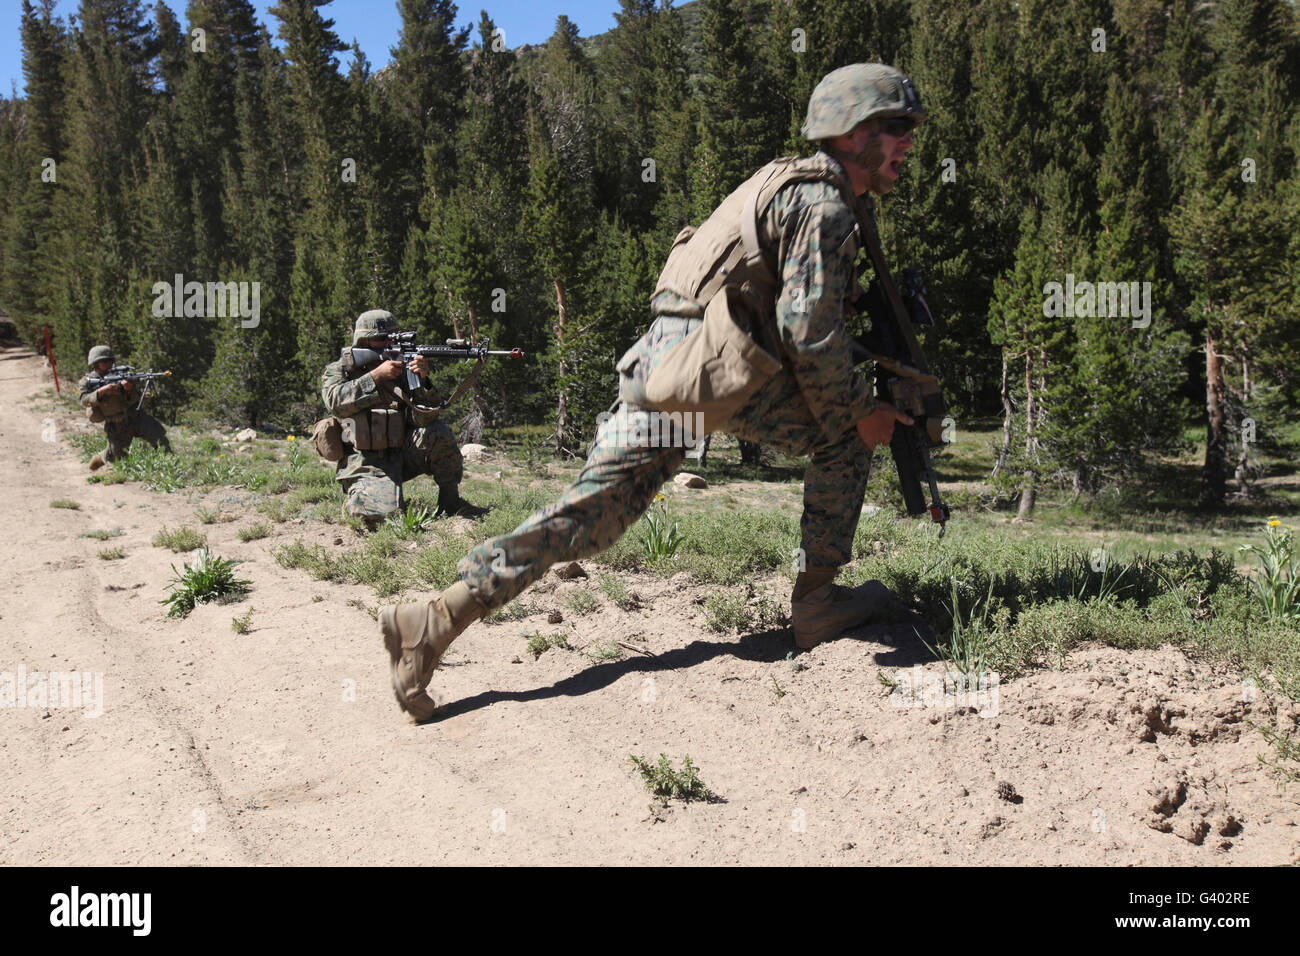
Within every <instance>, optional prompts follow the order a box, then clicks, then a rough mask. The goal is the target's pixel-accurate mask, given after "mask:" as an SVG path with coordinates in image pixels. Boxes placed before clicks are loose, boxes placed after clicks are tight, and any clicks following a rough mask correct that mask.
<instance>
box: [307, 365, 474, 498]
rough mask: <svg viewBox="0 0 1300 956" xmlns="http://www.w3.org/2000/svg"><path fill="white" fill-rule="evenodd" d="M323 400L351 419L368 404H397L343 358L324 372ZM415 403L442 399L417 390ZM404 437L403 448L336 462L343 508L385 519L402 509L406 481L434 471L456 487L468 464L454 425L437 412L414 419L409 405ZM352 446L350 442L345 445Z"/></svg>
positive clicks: (439, 479)
mask: <svg viewBox="0 0 1300 956" xmlns="http://www.w3.org/2000/svg"><path fill="white" fill-rule="evenodd" d="M321 398H322V399H323V400H324V402H325V408H326V409H327V410H328V412H329V414H331V415H336V416H338V417H339V418H348V417H350V416H352V415H355V414H357V413H358V412H360V411H363V410H364V409H367V408H376V407H382V408H395V407H399V406H398V403H396V402H393V401H391V400H389V399H386V398H385V397H384V396H383V395H382V394H380V393H379V390H378V387H377V386H376V384H375V380H374V379H373V378H371V376H370V374H369V373H366V374H364V375H361V376H358V377H357V378H354V379H351V380H349V379H348V378H347V376H346V375H344V372H343V363H342V362H331V363H330V364H329V365H327V366H325V371H324V372H323V373H322V374H321ZM411 399H412V400H413V401H414V402H416V403H417V404H423V405H437V404H439V403H440V402H441V398H440V397H439V396H438V395H437V393H436V392H434V391H433V390H432V389H431V388H427V387H426V388H419V389H416V390H415V393H414V394H413V395H412V396H411ZM401 407H402V409H403V417H404V418H405V419H406V439H405V441H404V442H403V443H402V447H401V448H390V449H388V450H386V451H356V450H353V452H352V453H351V454H350V455H347V456H345V457H344V458H343V460H342V461H340V462H339V463H338V467H337V469H336V471H335V474H334V477H335V479H336V480H337V481H340V482H342V484H343V490H344V492H345V493H346V494H347V503H346V504H345V506H344V507H345V509H346V510H347V512H348V514H352V515H356V516H357V517H360V518H384V517H387V516H388V515H392V514H396V513H398V512H400V511H402V510H403V508H404V507H405V501H404V499H403V497H402V483H403V482H405V481H407V480H409V479H411V478H414V477H415V476H416V475H431V476H433V480H434V481H435V482H437V483H438V484H439V485H447V484H450V485H456V484H459V483H460V480H461V478H462V477H463V475H464V471H465V464H464V461H463V460H462V458H461V454H460V447H459V446H458V445H457V444H456V436H455V434H454V433H453V432H452V430H451V427H450V426H448V425H446V424H444V423H443V422H440V421H438V420H437V418H436V416H432V415H431V416H422V418H424V419H425V420H424V421H416V422H413V421H412V417H413V413H412V412H411V411H410V410H409V409H407V408H406V407H405V406H401ZM345 447H349V446H345Z"/></svg>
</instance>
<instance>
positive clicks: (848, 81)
mask: <svg viewBox="0 0 1300 956" xmlns="http://www.w3.org/2000/svg"><path fill="white" fill-rule="evenodd" d="M877 116H881V117H889V116H908V117H911V118H912V119H913V123H912V125H913V126H915V125H916V124H917V123H919V122H921V120H922V119H923V118H924V117H925V109H924V108H923V107H922V106H921V97H920V94H918V93H917V92H916V87H915V86H913V85H912V81H911V80H909V79H908V78H907V77H905V76H904V75H903V74H902V73H901V72H899V71H898V70H896V69H894V68H893V67H892V66H886V65H885V64H883V63H854V64H852V65H850V66H842V67H840V68H839V69H838V70H832V71H831V72H830V73H827V74H826V75H825V76H824V77H822V81H821V82H820V83H818V84H817V88H816V89H815V90H813V92H812V96H810V97H809V98H808V117H807V119H805V120H804V123H803V129H802V132H803V135H804V137H805V138H807V139H809V140H812V141H813V142H820V141H821V140H824V139H830V138H831V137H833V136H845V135H847V134H849V133H850V132H852V131H853V128H854V127H855V126H857V125H858V124H859V123H861V122H863V121H864V120H869V119H873V118H874V117H877Z"/></svg>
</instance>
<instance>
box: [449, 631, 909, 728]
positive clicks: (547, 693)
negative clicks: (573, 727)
mask: <svg viewBox="0 0 1300 956" xmlns="http://www.w3.org/2000/svg"><path fill="white" fill-rule="evenodd" d="M922 636H923V637H924V638H925V640H926V641H928V642H929V643H930V645H931V646H932V647H933V646H934V643H935V641H934V635H933V633H932V632H930V631H929V629H928V628H926V629H925V630H924V631H923V632H922ZM838 640H841V641H852V640H860V641H869V642H872V643H875V644H880V645H884V646H886V647H888V648H890V649H889V650H886V651H880V652H877V653H876V654H875V655H874V659H875V662H876V663H877V664H878V665H880V666H881V667H911V666H912V665H914V664H926V663H929V662H931V661H933V660H934V655H933V654H932V653H930V651H929V650H927V649H926V646H925V644H924V643H922V641H921V640H920V638H918V637H917V635H916V633H915V632H914V630H913V628H912V626H911V625H910V624H879V625H872V626H869V627H862V628H859V629H857V630H854V631H850V632H848V633H847V634H846V636H844V637H840V638H838ZM792 651H793V652H794V653H796V654H798V653H802V652H800V651H799V650H798V649H797V648H795V646H794V640H793V634H792V632H791V631H790V629H789V628H773V629H771V630H767V631H760V632H757V633H753V634H745V635H743V636H742V637H741V638H740V639H739V640H718V641H695V642H693V643H691V644H688V645H687V646H686V647H682V648H678V649H677V650H674V651H668V652H666V653H664V654H658V655H656V656H654V657H630V658H626V659H624V660H619V661H610V662H608V663H604V664H595V665H593V666H591V667H589V668H587V669H586V670H584V671H582V672H581V673H578V674H574V675H573V676H572V677H566V678H565V679H564V680H561V681H557V682H556V683H554V684H552V685H550V686H549V687H537V688H534V689H533V690H526V691H500V690H485V691H483V692H482V693H480V694H475V695H474V696H473V697H466V698H464V699H462V700H457V701H451V702H449V703H443V704H442V705H441V706H440V707H439V708H438V711H437V713H436V714H435V715H434V718H433V720H432V721H431V723H438V722H440V721H443V720H447V719H449V718H452V717H457V716H459V715H461V714H467V713H470V712H472V711H475V710H478V709H480V708H483V707H490V706H491V705H492V704H497V703H502V702H504V701H515V702H521V703H522V702H528V701H534V700H548V699H550V698H552V697H580V696H582V695H583V694H590V693H592V692H594V691H598V690H603V689H604V688H606V687H608V686H609V685H610V684H613V683H614V682H615V681H617V680H618V679H619V678H621V677H624V676H625V675H627V674H637V673H647V672H649V673H653V672H655V671H665V670H680V669H682V668H687V667H694V666H696V665H697V664H703V663H704V662H706V661H710V660H713V659H715V658H718V657H735V658H738V659H740V660H744V661H754V662H757V663H760V664H775V663H777V662H779V661H783V660H785V659H786V657H787V655H789V654H790V653H791V652H792ZM870 677H871V675H870V674H867V673H864V676H863V680H864V681H866V680H867V679H868V678H870Z"/></svg>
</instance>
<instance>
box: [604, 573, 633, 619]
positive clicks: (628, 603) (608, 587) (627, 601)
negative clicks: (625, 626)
mask: <svg viewBox="0 0 1300 956" xmlns="http://www.w3.org/2000/svg"><path fill="white" fill-rule="evenodd" d="M596 585H597V587H599V588H600V590H601V591H602V592H604V594H605V597H607V598H609V600H610V601H611V602H612V603H613V604H614V605H616V606H617V607H618V608H620V609H621V610H624V611H633V610H636V609H637V608H639V607H640V606H641V600H640V598H638V597H636V596H635V595H633V594H632V593H631V592H630V591H628V589H627V585H626V584H624V583H623V579H622V578H620V577H619V576H618V575H617V574H601V575H599V576H597V578H596Z"/></svg>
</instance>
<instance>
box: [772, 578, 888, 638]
mask: <svg viewBox="0 0 1300 956" xmlns="http://www.w3.org/2000/svg"><path fill="white" fill-rule="evenodd" d="M838 571H839V568H809V569H808V570H806V571H801V572H799V576H798V577H797V578H795V582H794V591H793V592H792V593H791V595H790V606H791V611H792V617H793V618H794V642H795V644H796V645H797V646H798V647H799V648H800V649H802V650H805V651H806V650H810V649H812V648H814V647H816V646H817V645H818V644H820V643H821V642H822V641H828V640H830V639H831V638H833V637H838V636H839V635H840V634H841V633H842V632H844V631H846V630H848V629H849V628H851V627H855V626H856V625H858V624H862V623H864V622H866V621H868V620H870V619H872V618H874V617H877V616H881V615H884V614H885V613H886V612H889V611H890V610H891V609H892V608H893V607H894V605H895V601H894V595H893V593H892V592H891V591H890V590H889V588H887V587H885V586H884V585H883V584H881V583H880V582H879V581H864V582H863V583H862V584H859V585H858V586H857V587H856V588H852V589H849V588H844V587H840V586H839V585H838V584H834V583H832V582H833V581H834V580H835V575H836V573H837V572H838Z"/></svg>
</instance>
